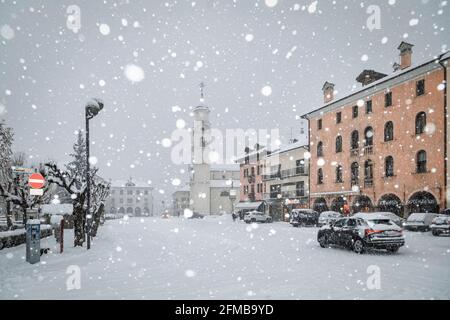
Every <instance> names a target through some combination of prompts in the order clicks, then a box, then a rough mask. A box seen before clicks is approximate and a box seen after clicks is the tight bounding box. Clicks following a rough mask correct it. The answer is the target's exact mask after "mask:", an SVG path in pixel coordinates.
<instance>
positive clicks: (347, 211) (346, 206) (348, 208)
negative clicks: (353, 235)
mask: <svg viewBox="0 0 450 320" xmlns="http://www.w3.org/2000/svg"><path fill="white" fill-rule="evenodd" d="M343 211H344V216H349V215H350V206H349V205H348V203H346V204H344V210H343Z"/></svg>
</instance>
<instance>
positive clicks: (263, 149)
mask: <svg viewBox="0 0 450 320" xmlns="http://www.w3.org/2000/svg"><path fill="white" fill-rule="evenodd" d="M267 153H270V150H269V149H267V147H261V149H259V150H256V149H254V150H251V151H250V152H249V153H243V155H242V156H240V157H239V158H238V159H236V162H237V163H241V162H244V161H245V159H246V158H247V157H249V158H254V157H256V156H257V155H258V154H259V155H262V156H263V157H264V156H265V155H266V154H267Z"/></svg>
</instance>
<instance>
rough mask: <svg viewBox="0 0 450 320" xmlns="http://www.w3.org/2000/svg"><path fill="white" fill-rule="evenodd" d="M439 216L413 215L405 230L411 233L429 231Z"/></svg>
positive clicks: (407, 220) (409, 218) (433, 214)
mask: <svg viewBox="0 0 450 320" xmlns="http://www.w3.org/2000/svg"><path fill="white" fill-rule="evenodd" d="M437 216H438V214H437V213H431V212H428V213H413V214H411V215H410V216H409V217H408V219H406V222H405V224H404V228H405V229H406V230H410V231H429V230H430V226H431V223H432V222H433V219H434V218H436V217H437Z"/></svg>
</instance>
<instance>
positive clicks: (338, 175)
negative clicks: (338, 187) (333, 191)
mask: <svg viewBox="0 0 450 320" xmlns="http://www.w3.org/2000/svg"><path fill="white" fill-rule="evenodd" d="M336 182H337V183H342V166H341V165H339V166H337V167H336Z"/></svg>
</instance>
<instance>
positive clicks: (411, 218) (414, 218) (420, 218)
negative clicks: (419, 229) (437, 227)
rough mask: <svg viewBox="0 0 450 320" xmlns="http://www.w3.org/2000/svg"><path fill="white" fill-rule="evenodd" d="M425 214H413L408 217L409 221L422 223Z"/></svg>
mask: <svg viewBox="0 0 450 320" xmlns="http://www.w3.org/2000/svg"><path fill="white" fill-rule="evenodd" d="M425 215H426V213H413V214H412V215H410V216H409V217H408V220H409V221H423V220H425Z"/></svg>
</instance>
